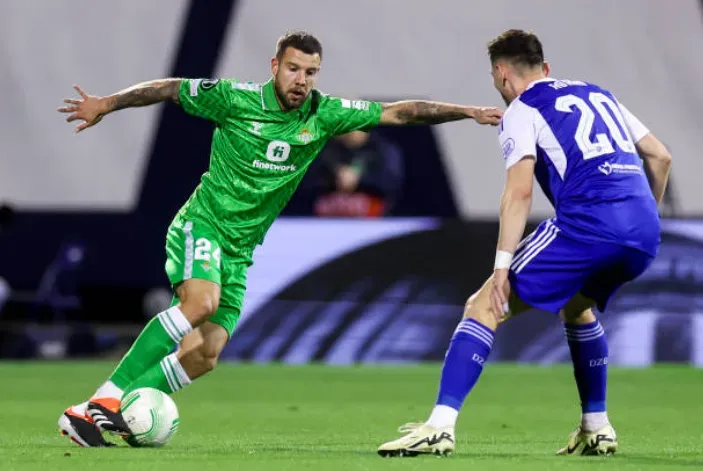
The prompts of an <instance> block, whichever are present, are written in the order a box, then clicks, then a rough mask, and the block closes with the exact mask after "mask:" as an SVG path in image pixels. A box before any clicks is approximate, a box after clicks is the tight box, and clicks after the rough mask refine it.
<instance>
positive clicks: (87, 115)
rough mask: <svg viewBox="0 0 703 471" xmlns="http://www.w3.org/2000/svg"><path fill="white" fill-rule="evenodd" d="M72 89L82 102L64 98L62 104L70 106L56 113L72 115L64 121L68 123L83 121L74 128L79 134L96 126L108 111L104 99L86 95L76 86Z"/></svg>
mask: <svg viewBox="0 0 703 471" xmlns="http://www.w3.org/2000/svg"><path fill="white" fill-rule="evenodd" d="M73 88H75V89H76V91H77V92H78V94H79V95H80V96H81V98H82V100H74V99H71V98H66V99H65V100H64V103H66V104H68V105H70V106H64V107H63V108H59V109H58V111H59V112H60V113H72V114H71V115H70V116H69V117H68V118H66V121H67V122H69V123H70V122H71V121H75V120H77V119H81V120H83V123H81V124H79V125H78V126H77V127H76V132H77V133H79V132H81V131H83V130H84V129H86V128H89V127H91V126H94V125H96V124H98V123H99V122H100V120H101V119H103V116H105V115H106V114H107V113H108V110H107V107H106V105H105V99H104V98H101V97H98V96H93V95H88V94H87V93H85V92H84V91H83V90H82V89H81V87H79V86H78V85H74V86H73Z"/></svg>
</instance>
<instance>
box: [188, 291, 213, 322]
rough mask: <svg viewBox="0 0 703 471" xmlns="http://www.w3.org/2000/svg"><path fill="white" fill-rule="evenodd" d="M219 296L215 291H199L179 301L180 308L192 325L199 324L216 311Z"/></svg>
mask: <svg viewBox="0 0 703 471" xmlns="http://www.w3.org/2000/svg"><path fill="white" fill-rule="evenodd" d="M218 305H219V296H217V295H216V294H215V293H209V292H201V293H198V294H196V295H194V296H190V297H188V298H187V299H185V300H183V302H182V303H181V310H182V311H183V314H184V315H185V316H186V318H188V320H189V321H190V323H191V324H192V325H193V326H196V325H199V324H201V323H202V322H203V321H205V320H207V319H209V318H210V317H212V315H213V314H215V311H217V307H218Z"/></svg>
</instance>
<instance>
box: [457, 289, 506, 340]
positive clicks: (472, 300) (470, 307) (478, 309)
mask: <svg viewBox="0 0 703 471" xmlns="http://www.w3.org/2000/svg"><path fill="white" fill-rule="evenodd" d="M479 293H480V292H477V293H474V294H472V295H471V296H470V297H469V299H468V300H467V301H466V304H465V305H464V319H474V320H476V321H478V322H480V323H481V324H483V325H485V326H486V327H488V328H490V329H492V330H493V331H495V330H496V329H497V328H498V323H497V321H496V319H495V316H494V315H493V312H492V311H491V307H490V304H489V303H488V302H487V301H486V300H482V299H481V297H480V296H479Z"/></svg>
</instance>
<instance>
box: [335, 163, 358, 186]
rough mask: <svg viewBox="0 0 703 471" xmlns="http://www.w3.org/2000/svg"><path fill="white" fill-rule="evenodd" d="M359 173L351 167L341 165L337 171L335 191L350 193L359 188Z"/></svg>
mask: <svg viewBox="0 0 703 471" xmlns="http://www.w3.org/2000/svg"><path fill="white" fill-rule="evenodd" d="M360 177H361V175H360V174H359V171H358V170H357V169H355V168H354V167H352V166H349V165H343V166H341V167H339V169H337V189H338V190H339V191H343V192H345V193H352V192H353V191H355V190H356V189H357V187H358V186H359V178H360Z"/></svg>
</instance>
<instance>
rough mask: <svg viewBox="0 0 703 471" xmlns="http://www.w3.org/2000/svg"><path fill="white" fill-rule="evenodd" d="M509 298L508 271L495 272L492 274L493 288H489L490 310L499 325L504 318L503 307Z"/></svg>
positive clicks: (505, 269)
mask: <svg viewBox="0 0 703 471" xmlns="http://www.w3.org/2000/svg"><path fill="white" fill-rule="evenodd" d="M509 297H510V281H509V280H508V269H507V268H504V269H500V270H495V271H494V272H493V286H491V310H492V311H493V315H494V316H495V318H496V322H498V323H500V322H501V321H502V320H503V319H504V317H505V314H506V312H505V309H504V307H505V306H507V304H508V299H509Z"/></svg>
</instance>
